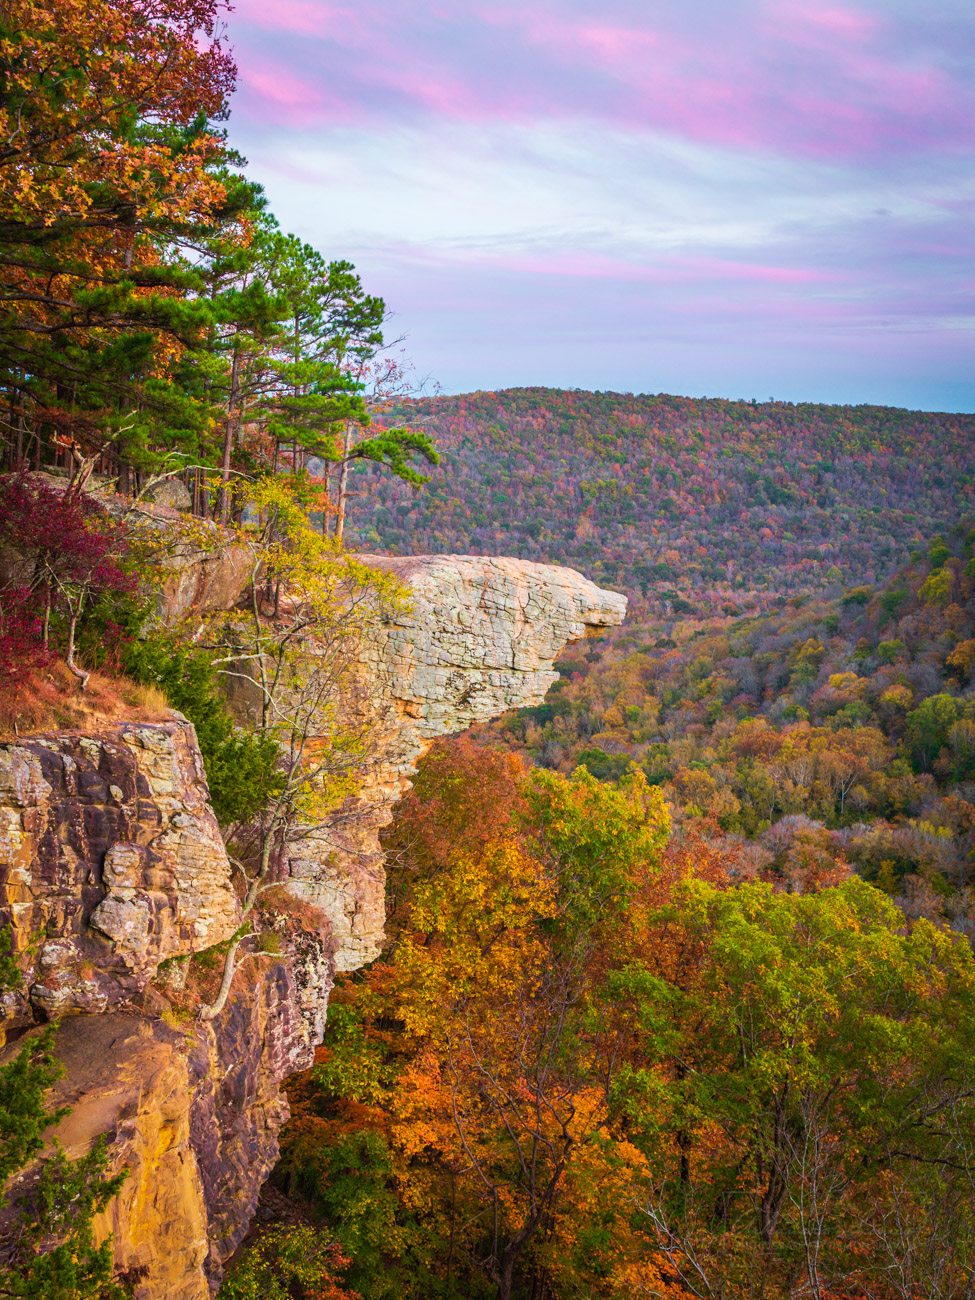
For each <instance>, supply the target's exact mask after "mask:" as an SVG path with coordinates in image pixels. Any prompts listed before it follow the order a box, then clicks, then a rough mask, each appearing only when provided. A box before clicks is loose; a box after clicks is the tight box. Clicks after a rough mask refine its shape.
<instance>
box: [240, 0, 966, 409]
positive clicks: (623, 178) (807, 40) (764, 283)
mask: <svg viewBox="0 0 975 1300" xmlns="http://www.w3.org/2000/svg"><path fill="white" fill-rule="evenodd" d="M228 28H229V36H230V40H231V43H232V44H233V46H234V48H235V53H236V58H237V63H238V69H239V79H238V91H237V94H236V96H235V99H234V102H233V105H232V116H231V121H230V132H231V140H232V142H233V143H234V144H235V145H236V147H237V148H238V149H240V150H241V151H242V152H243V153H244V154H245V155H246V156H247V157H248V158H249V160H250V163H251V167H250V170H251V174H252V175H253V176H255V178H256V179H258V180H260V181H261V182H262V184H263V185H264V186H265V188H266V191H267V194H268V198H269V200H270V205H271V208H272V210H273V211H274V213H275V214H276V216H277V218H278V220H279V222H280V223H281V225H282V226H283V227H284V228H285V229H286V230H289V231H293V232H294V233H295V234H298V235H300V236H301V237H302V238H304V239H306V240H307V241H308V242H310V243H312V244H314V245H315V246H316V247H317V248H318V249H320V250H321V251H322V252H323V253H325V254H326V255H327V256H328V257H330V258H346V259H348V260H350V261H352V262H354V263H355V265H356V267H357V269H358V270H359V272H360V273H361V275H362V278H363V282H364V284H365V287H366V288H367V290H368V291H369V292H371V293H377V294H380V295H381V296H382V297H383V298H385V300H386V302H387V304H388V307H389V309H390V311H391V313H392V318H391V321H390V325H389V331H388V332H389V334H390V335H391V336H396V335H400V334H402V335H404V336H405V339H404V343H403V344H402V345H401V346H402V347H404V348H405V349H406V352H405V357H406V358H407V359H408V360H409V361H410V362H411V363H412V365H413V366H414V367H415V370H416V374H417V376H418V377H420V378H426V377H428V376H429V377H430V381H431V384H432V383H438V384H439V385H441V387H442V389H443V391H445V392H448V393H457V392H466V391H471V390H475V389H488V390H491V389H498V388H507V387H513V386H522V385H546V386H551V387H566V388H585V389H597V390H601V391H606V390H615V391H622V392H650V393H657V392H667V393H679V394H686V395H690V396H711V397H731V398H740V397H743V398H753V397H754V398H758V399H759V400H764V399H767V398H769V397H774V398H777V399H781V400H789V401H828V402H853V403H856V402H876V403H885V404H891V405H896V406H908V407H913V408H922V409H928V410H948V411H969V412H970V411H975V365H973V361H975V307H973V293H975V220H973V218H975V166H973V163H975V4H973V3H972V0H862V2H860V3H849V4H848V3H842V2H839V0H837V2H836V3H833V2H832V0H349V2H348V3H330V2H329V0H235V3H234V12H233V13H232V14H231V15H230V18H229V22H228Z"/></svg>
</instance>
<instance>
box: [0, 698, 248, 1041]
mask: <svg viewBox="0 0 975 1300" xmlns="http://www.w3.org/2000/svg"><path fill="white" fill-rule="evenodd" d="M208 799H209V793H208V790H207V785H206V778H205V776H204V773H203V762H202V759H201V758H200V751H199V749H198V747H197V743H196V736H195V734H194V732H193V728H192V727H191V726H190V724H189V723H188V722H186V720H185V719H174V720H173V721H170V722H163V723H143V724H132V723H122V724H119V725H117V726H114V727H108V728H106V729H105V730H104V732H102V733H101V734H99V735H85V736H82V735H71V734H66V735H47V736H32V737H30V738H28V739H25V740H23V741H20V742H19V743H16V744H7V745H3V746H0V924H4V925H9V926H10V927H11V928H12V930H13V936H14V947H15V951H16V952H17V953H19V954H21V956H22V964H23V967H24V975H25V980H24V992H23V994H22V995H20V996H16V995H11V996H10V997H9V998H8V1005H7V1007H6V1021H7V1025H8V1027H9V1026H11V1025H18V1024H29V1023H32V1022H33V1021H34V1019H35V1018H38V1017H40V1018H45V1019H47V1018H53V1017H56V1016H61V1015H64V1014H70V1013H72V1012H78V1011H93V1012H102V1011H107V1010H109V1009H110V1008H111V1007H113V1006H117V1005H118V1004H119V1003H120V1002H122V1001H124V1000H125V999H126V998H128V997H131V996H132V995H133V994H134V993H138V992H141V990H142V989H143V988H145V986H146V984H147V983H148V982H149V980H150V979H151V978H152V976H153V975H154V974H155V973H156V969H157V967H158V966H159V963H160V962H161V961H164V960H166V959H167V958H170V957H178V956H184V955H189V954H190V953H194V952H200V951H201V950H203V949H204V948H209V947H211V946H212V945H213V944H215V943H219V942H221V940H223V939H226V938H228V937H229V936H230V935H231V934H233V932H234V930H235V928H236V927H237V925H238V924H239V920H240V906H239V904H238V901H237V896H236V894H235V893H234V890H233V887H232V885H231V880H230V865H229V863H228V861H227V853H226V850H225V848H224V845H223V841H222V839H221V838H220V830H219V827H218V826H217V822H216V818H215V817H214V815H213V812H212V810H211V808H210V805H209V803H208ZM39 939H40V942H37V940H39Z"/></svg>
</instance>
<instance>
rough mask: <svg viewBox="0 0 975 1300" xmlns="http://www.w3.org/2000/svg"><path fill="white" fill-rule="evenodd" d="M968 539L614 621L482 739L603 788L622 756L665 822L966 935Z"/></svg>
mask: <svg viewBox="0 0 975 1300" xmlns="http://www.w3.org/2000/svg"><path fill="white" fill-rule="evenodd" d="M973 543H975V530H973V531H970V532H968V533H964V532H962V531H961V530H959V532H958V533H956V534H955V535H953V536H950V537H949V539H948V541H947V542H946V541H945V540H944V539H942V538H940V537H938V538H935V539H934V540H933V542H932V543H931V544H930V545H929V547H927V548H926V549H925V550H924V551H918V552H917V553H916V554H915V558H914V560H913V561H912V562H911V563H910V564H909V565H908V566H907V567H905V568H904V569H902V570H901V571H900V572H899V573H898V574H897V575H896V577H895V578H894V580H893V581H892V582H891V583H890V584H888V585H887V586H885V587H880V588H876V589H875V588H872V587H869V586H859V587H854V588H851V589H849V590H848V591H847V592H845V593H844V595H842V596H840V597H838V598H835V599H829V598H826V597H822V596H820V597H816V598H813V597H810V598H806V597H797V598H794V599H792V600H790V601H788V602H785V601H783V602H782V604H781V607H780V608H779V609H778V610H777V612H775V613H774V614H770V615H765V616H762V617H759V618H753V619H738V620H735V619H729V618H721V619H711V620H687V619H684V620H677V621H674V620H671V621H670V622H669V623H668V625H667V626H666V628H665V627H662V626H661V625H660V624H659V623H655V622H650V623H640V622H634V623H631V624H628V625H624V627H623V628H622V629H620V631H619V632H618V633H616V634H614V635H613V636H612V637H610V638H606V640H605V641H604V642H603V643H602V644H600V645H598V646H595V647H594V646H592V645H579V646H576V647H574V648H573V649H571V650H570V651H569V652H568V653H567V654H566V655H565V656H564V658H563V660H562V661H560V663H559V667H560V668H561V670H562V673H563V677H562V679H561V680H560V681H559V682H557V683H556V685H555V686H554V687H553V688H552V690H551V691H550V693H549V696H548V698H547V699H546V701H545V703H544V704H542V705H540V706H538V707H537V708H534V709H526V710H522V711H520V712H518V713H514V714H509V715H508V717H507V718H505V719H503V720H501V721H500V722H498V723H494V724H492V725H491V726H489V727H487V728H484V729H483V732H482V735H483V736H484V738H485V739H488V740H489V741H491V742H493V743H496V744H501V745H504V746H505V747H508V748H513V749H515V750H517V751H519V752H521V753H523V754H524V755H525V756H526V757H528V758H530V759H531V760H532V761H533V762H535V763H538V764H540V765H542V766H546V767H552V768H555V769H558V770H562V771H564V772H571V771H572V770H573V769H574V768H575V767H576V766H577V765H579V764H582V765H583V766H585V767H587V768H588V770H589V771H590V772H592V773H593V774H594V775H596V776H597V777H599V778H601V779H603V780H606V781H609V782H614V781H617V780H619V779H620V778H621V777H622V776H623V775H624V774H625V773H626V772H628V771H631V770H632V769H633V768H634V767H636V768H638V769H640V770H642V771H643V773H644V774H645V776H646V777H647V779H648V780H649V781H650V782H651V783H652V784H654V785H657V786H659V787H661V789H662V790H663V792H664V794H665V796H666V798H667V800H668V802H669V803H670V805H671V807H672V808H673V810H674V815H675V819H676V821H677V823H678V825H682V826H684V827H685V828H690V827H693V826H698V827H703V828H708V829H709V833H711V834H713V835H715V836H717V837H718V838H722V837H728V836H731V837H732V838H733V840H734V842H735V843H740V842H744V843H745V845H746V847H747V857H748V860H749V862H750V863H751V866H752V869H753V870H755V871H758V872H760V873H761V872H766V873H771V874H770V878H776V879H794V880H802V879H805V880H807V881H808V880H816V879H818V878H819V876H820V875H822V874H826V875H829V873H830V872H832V871H833V870H834V869H835V868H836V866H837V864H841V865H842V866H843V867H844V868H845V866H846V864H853V865H855V866H856V867H857V869H858V870H859V872H860V874H861V875H863V876H865V877H866V878H867V879H869V880H872V881H874V882H876V883H878V884H879V885H880V886H881V887H882V888H883V889H885V890H886V891H887V892H888V893H890V894H892V895H894V896H896V897H897V898H898V900H899V901H900V902H901V904H902V905H903V906H904V907H905V908H906V909H907V910H908V911H909V912H913V913H914V914H921V913H925V914H929V915H933V916H938V917H940V918H941V919H943V920H945V921H947V922H948V923H950V924H951V925H952V926H954V927H955V928H956V929H960V930H962V931H964V932H965V933H967V934H969V935H975V904H973V885H975V872H973V868H972V861H973V851H975V698H973V692H972V686H973V682H975V559H973V558H972V557H973Z"/></svg>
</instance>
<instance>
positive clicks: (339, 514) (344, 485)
mask: <svg viewBox="0 0 975 1300" xmlns="http://www.w3.org/2000/svg"><path fill="white" fill-rule="evenodd" d="M351 447H352V431H351V429H350V428H349V426H348V424H346V426H345V433H344V434H343V437H342V465H341V468H340V469H339V492H338V501H337V502H336V508H335V540H336V541H337V542H338V543H339V545H340V546H341V544H342V536H343V534H344V532H345V503H346V500H347V498H348V495H349V489H348V482H349V451H350V449H351Z"/></svg>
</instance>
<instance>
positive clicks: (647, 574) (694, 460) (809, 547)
mask: <svg viewBox="0 0 975 1300" xmlns="http://www.w3.org/2000/svg"><path fill="white" fill-rule="evenodd" d="M383 418H384V419H388V420H390V421H391V422H392V421H394V422H396V423H398V424H402V425H404V426H406V427H409V426H410V425H411V424H414V423H415V424H417V425H419V426H422V427H423V428H424V429H427V430H428V431H429V432H430V433H431V434H432V435H433V436H434V437H435V439H436V442H437V445H438V448H439V449H440V452H441V455H442V464H441V466H440V469H439V470H438V471H437V472H436V473H435V474H434V476H433V478H432V480H431V482H430V484H429V486H428V487H427V488H426V490H425V491H423V492H421V493H417V494H414V493H413V492H411V491H409V490H408V489H406V488H404V487H402V486H400V485H399V484H397V483H392V482H385V483H379V482H373V483H372V484H370V487H369V491H368V492H367V493H365V494H364V495H363V497H362V499H361V500H360V501H359V502H358V503H357V505H356V513H355V518H354V521H353V522H354V530H353V532H352V533H351V534H350V536H351V537H352V538H353V539H354V541H355V543H357V544H359V545H361V546H362V547H364V548H365V549H368V548H370V547H371V548H373V549H375V548H377V547H378V548H381V549H389V550H391V551H393V552H394V553H407V552H414V553H416V552H437V551H452V552H473V553H474V554H486V553H492V554H498V553H501V554H509V555H517V556H520V557H523V558H525V559H531V560H542V561H548V562H551V563H558V564H569V565H572V566H573V567H574V568H578V569H580V570H581V571H582V572H584V573H585V574H587V576H589V577H591V578H593V579H594V580H596V581H599V582H602V583H605V584H607V585H609V586H613V587H616V588H618V589H620V590H626V591H628V592H629V593H631V594H635V595H641V594H642V595H647V596H651V597H653V598H654V599H655V601H665V602H666V601H670V603H671V604H674V603H675V602H678V601H679V602H682V603H681V604H678V605H677V608H678V610H681V609H683V608H684V606H685V605H686V604H689V605H692V606H694V607H695V608H700V609H702V610H710V611H713V610H715V609H717V610H720V609H721V607H722V605H723V604H725V603H728V604H729V606H730V607H731V608H732V609H739V608H741V607H742V605H743V604H745V603H746V601H747V598H748V597H749V596H750V594H751V593H752V592H758V593H759V594H760V597H761V596H764V595H767V594H768V593H777V592H790V593H791V592H805V591H815V590H820V589H822V588H824V587H828V586H830V585H834V584H845V585H854V584H856V583H859V582H878V581H882V580H883V579H884V578H886V577H887V576H889V574H890V573H891V572H893V570H894V569H896V568H897V567H898V566H899V565H900V564H902V563H903V562H904V561H905V560H906V559H907V556H908V553H909V551H910V550H911V549H912V547H913V546H915V545H917V544H918V539H919V538H923V537H930V536H932V535H933V534H934V533H937V532H940V531H942V530H943V529H944V528H946V527H949V526H951V525H952V524H953V523H956V522H957V521H958V520H959V519H960V518H961V517H963V515H964V514H965V512H966V510H967V511H969V512H970V510H971V505H972V494H973V492H975V417H973V416H970V415H930V414H924V413H921V412H915V411H906V410H899V409H895V408H891V407H876V406H857V407H849V406H842V407H841V406H835V407H830V406H817V405H813V404H800V405H793V404H791V403H788V402H768V403H762V404H752V403H750V402H734V401H724V400H719V399H711V398H701V399H693V398H683V397H667V396H663V395H660V396H656V397H654V396H633V395H632V394H621V393H587V392H575V391H568V392H566V391H559V390H555V389H544V388H527V389H510V390H508V391H504V392H498V393H486V392H479V393H472V394H466V395H464V396H460V397H435V398H423V399H418V400H414V401H410V402H403V403H399V404H397V405H395V406H393V407H392V408H391V410H390V411H389V412H388V413H387V414H386V415H384V417H383Z"/></svg>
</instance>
